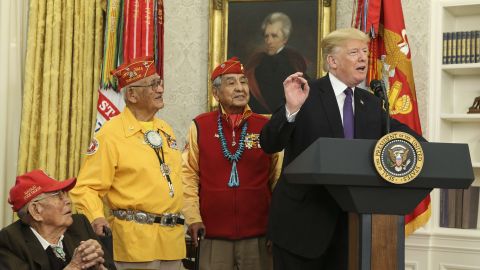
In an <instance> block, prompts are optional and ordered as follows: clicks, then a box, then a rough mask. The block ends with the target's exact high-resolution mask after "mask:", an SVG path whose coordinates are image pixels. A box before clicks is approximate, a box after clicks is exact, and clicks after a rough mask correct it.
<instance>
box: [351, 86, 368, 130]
mask: <svg viewBox="0 0 480 270" xmlns="http://www.w3.org/2000/svg"><path fill="white" fill-rule="evenodd" d="M363 92H364V90H362V89H360V88H355V94H354V100H355V138H356V139H359V138H366V137H365V134H364V133H365V132H366V129H365V127H366V126H367V122H368V113H367V110H366V108H367V104H366V103H367V99H366V97H365V96H364V94H365V93H363Z"/></svg>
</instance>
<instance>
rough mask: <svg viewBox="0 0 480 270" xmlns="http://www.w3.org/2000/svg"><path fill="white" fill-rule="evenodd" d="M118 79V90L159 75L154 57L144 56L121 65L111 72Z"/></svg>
mask: <svg viewBox="0 0 480 270" xmlns="http://www.w3.org/2000/svg"><path fill="white" fill-rule="evenodd" d="M111 73H112V75H113V76H115V77H117V80H118V89H121V88H123V87H125V86H127V85H130V84H132V83H134V82H136V81H139V80H141V79H143V78H146V77H148V76H150V75H153V74H155V73H157V70H156V69H155V61H154V59H153V56H144V57H140V58H136V59H133V60H132V61H130V62H129V63H124V64H122V65H120V66H119V67H118V68H117V69H115V70H112V71H111Z"/></svg>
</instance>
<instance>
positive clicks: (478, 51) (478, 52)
mask: <svg viewBox="0 0 480 270" xmlns="http://www.w3.org/2000/svg"><path fill="white" fill-rule="evenodd" d="M475 58H476V59H475V63H480V31H475Z"/></svg>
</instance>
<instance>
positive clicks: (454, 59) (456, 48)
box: [442, 30, 480, 65]
mask: <svg viewBox="0 0 480 270" xmlns="http://www.w3.org/2000/svg"><path fill="white" fill-rule="evenodd" d="M442 50H443V51H442V64H444V65H446V64H466V63H480V30H472V31H459V32H445V33H443V36H442Z"/></svg>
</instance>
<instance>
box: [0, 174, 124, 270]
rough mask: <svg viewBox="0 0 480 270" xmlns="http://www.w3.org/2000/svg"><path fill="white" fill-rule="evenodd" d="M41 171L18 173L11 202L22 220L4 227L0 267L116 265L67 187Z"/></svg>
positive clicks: (71, 182) (40, 269) (47, 269)
mask: <svg viewBox="0 0 480 270" xmlns="http://www.w3.org/2000/svg"><path fill="white" fill-rule="evenodd" d="M75 183H76V179H68V180H64V181H56V180H54V179H52V178H50V177H49V176H48V175H47V174H45V173H44V172H43V171H41V170H34V171H31V172H29V173H26V174H24V175H21V176H18V177H17V181H16V183H15V186H14V187H13V188H12V189H11V190H10V197H9V203H10V204H11V205H12V208H13V210H14V211H15V212H17V213H18V216H19V218H20V220H17V221H16V222H14V223H13V224H10V225H9V226H7V227H5V228H4V229H2V230H1V231H0V269H17V270H27V269H29V270H57V269H66V270H69V269H70V270H76V269H94V270H98V269H99V270H102V269H116V268H115V265H114V263H113V258H112V256H111V255H110V254H108V253H107V252H104V251H103V249H102V246H101V245H100V244H99V242H98V241H97V238H96V234H95V233H94V232H93V229H92V226H91V225H90V223H89V222H88V220H87V218H86V217H85V216H83V215H72V206H71V201H70V198H69V197H68V194H67V192H68V191H69V190H70V189H72V188H73V186H75Z"/></svg>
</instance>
